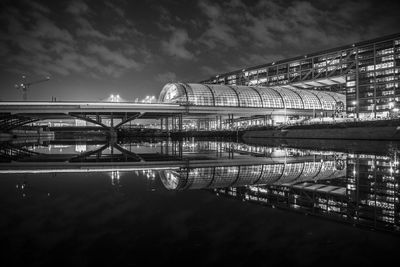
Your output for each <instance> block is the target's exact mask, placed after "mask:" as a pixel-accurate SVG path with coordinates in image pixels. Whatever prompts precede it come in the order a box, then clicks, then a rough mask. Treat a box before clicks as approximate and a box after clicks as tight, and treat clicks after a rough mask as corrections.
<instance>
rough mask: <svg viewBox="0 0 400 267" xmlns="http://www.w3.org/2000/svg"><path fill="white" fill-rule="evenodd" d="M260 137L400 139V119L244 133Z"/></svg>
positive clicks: (289, 126) (295, 126)
mask: <svg viewBox="0 0 400 267" xmlns="http://www.w3.org/2000/svg"><path fill="white" fill-rule="evenodd" d="M258 138H282V139H344V140H400V120H382V121H354V122H341V123H329V124H310V125H288V126H284V127H280V128H272V127H269V128H268V127H260V128H259V129H257V128H255V129H250V130H248V131H245V133H244V134H243V139H245V140H249V139H258Z"/></svg>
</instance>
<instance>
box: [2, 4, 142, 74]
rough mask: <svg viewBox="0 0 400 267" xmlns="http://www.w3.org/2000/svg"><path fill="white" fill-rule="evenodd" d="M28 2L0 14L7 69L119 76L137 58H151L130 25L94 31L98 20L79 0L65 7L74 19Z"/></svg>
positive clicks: (138, 65) (135, 67)
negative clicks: (60, 17) (25, 7)
mask: <svg viewBox="0 0 400 267" xmlns="http://www.w3.org/2000/svg"><path fill="white" fill-rule="evenodd" d="M30 6H31V9H32V12H27V11H28V10H23V9H19V8H18V7H14V6H7V7H6V9H4V10H3V11H1V12H0V20H1V21H4V22H5V24H4V25H5V27H4V28H0V40H1V41H2V47H1V58H2V62H4V65H11V66H13V67H12V68H11V67H9V68H7V70H25V71H24V72H30V73H34V74H40V75H42V74H46V75H49V74H59V75H64V76H65V75H71V74H76V73H78V74H82V75H90V76H92V77H107V76H110V77H114V78H117V77H120V76H121V75H123V74H125V73H126V72H128V71H131V70H135V71H139V70H141V69H142V66H143V63H141V62H140V61H142V62H144V61H149V58H150V57H149V52H148V51H147V50H146V47H145V46H144V45H143V43H141V42H140V39H138V40H136V39H134V36H138V35H139V31H135V30H134V29H133V24H132V23H127V24H125V25H124V24H121V23H120V22H118V23H115V25H113V26H112V27H110V29H113V27H118V28H119V29H120V30H119V31H113V32H112V34H106V33H103V32H102V31H99V30H97V28H98V27H99V21H98V20H94V21H93V22H89V20H88V19H87V18H86V17H85V16H86V15H87V14H88V12H90V9H89V7H88V6H87V5H86V4H84V3H83V2H73V3H72V4H70V5H69V6H68V7H67V8H66V10H65V11H64V12H66V13H68V14H72V15H73V16H72V18H73V21H75V23H71V21H68V23H66V22H64V21H63V20H56V19H54V17H53V16H52V15H53V14H52V12H49V11H50V10H51V9H50V7H47V6H43V5H36V4H32V5H30ZM116 10H117V9H116ZM116 12H117V11H116ZM64 14H65V13H64ZM69 16H70V15H69ZM70 17H71V16H70ZM127 20H128V19H127V18H123V19H122V22H123V21H127ZM27 21H29V23H27ZM133 39H134V40H133ZM99 41H101V42H100V43H99ZM117 41H118V42H119V43H117ZM3 70H4V68H3Z"/></svg>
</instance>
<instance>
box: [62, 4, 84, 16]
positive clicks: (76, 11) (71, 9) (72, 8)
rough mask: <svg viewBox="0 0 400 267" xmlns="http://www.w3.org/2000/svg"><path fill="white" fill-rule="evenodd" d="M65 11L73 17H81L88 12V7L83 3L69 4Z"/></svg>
mask: <svg viewBox="0 0 400 267" xmlns="http://www.w3.org/2000/svg"><path fill="white" fill-rule="evenodd" d="M66 11H67V12H68V13H71V14H73V15H82V14H85V13H87V12H88V11H89V7H88V6H87V5H86V4H85V3H84V2H83V1H74V2H71V3H70V4H69V5H68V7H67V9H66Z"/></svg>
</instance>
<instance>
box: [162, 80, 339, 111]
mask: <svg viewBox="0 0 400 267" xmlns="http://www.w3.org/2000/svg"><path fill="white" fill-rule="evenodd" d="M345 99H346V97H345V95H342V94H338V93H334V92H324V91H317V90H306V89H295V88H284V87H279V86H274V87H254V86H253V87H252V86H232V85H229V86H228V85H220V84H218V85H215V84H192V83H190V84H188V83H169V84H167V85H165V86H164V88H163V89H162V91H161V93H160V97H159V102H161V103H186V104H191V105H197V106H229V107H247V108H249V107H255V108H288V109H317V110H321V109H322V110H334V109H335V105H336V103H337V102H338V101H342V102H343V103H346V101H345Z"/></svg>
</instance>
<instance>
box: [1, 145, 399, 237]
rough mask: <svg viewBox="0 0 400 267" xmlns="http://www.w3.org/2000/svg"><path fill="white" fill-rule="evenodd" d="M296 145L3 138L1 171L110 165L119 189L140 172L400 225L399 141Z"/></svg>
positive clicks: (395, 228)
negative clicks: (20, 141) (375, 150)
mask: <svg viewBox="0 0 400 267" xmlns="http://www.w3.org/2000/svg"><path fill="white" fill-rule="evenodd" d="M274 142H276V141H274ZM327 144H329V142H327ZM379 144H380V145H379ZM292 145H293V146H292V147H289V146H288V144H287V143H284V144H283V145H282V144H277V143H274V144H268V145H267V144H266V145H263V146H257V145H248V144H241V143H233V142H218V141H198V140H194V139H189V140H183V141H171V140H159V141H156V142H139V141H138V142H132V143H118V144H117V143H114V144H108V143H100V144H99V143H85V142H82V141H79V142H77V143H73V142H72V143H71V142H70V143H62V142H58V143H57V141H54V140H53V141H49V143H47V144H35V143H23V144H10V143H5V144H3V145H2V146H1V149H0V158H1V163H0V173H7V174H10V173H20V174H26V173H38V174H40V173H41V172H43V173H49V172H50V173H57V172H59V171H61V172H65V171H66V170H69V171H72V172H82V171H85V172H91V171H107V173H108V174H109V177H110V181H111V183H110V184H111V186H112V187H114V188H115V189H117V190H122V189H123V186H122V183H121V179H122V178H123V176H128V175H129V172H131V173H132V172H136V174H139V172H140V174H141V175H142V176H144V177H146V179H147V180H148V181H149V182H148V184H149V186H150V187H151V188H150V189H151V190H157V188H156V185H157V180H158V179H159V180H160V181H161V184H162V185H163V186H164V187H165V188H166V189H168V190H176V191H182V190H194V189H205V190H209V191H211V192H213V193H216V194H218V195H220V196H226V197H230V198H234V199H238V200H241V201H250V202H254V203H260V204H265V205H268V206H271V207H277V208H282V209H286V210H295V211H299V212H303V213H306V214H312V215H317V216H322V217H324V218H328V219H333V220H339V221H342V222H347V223H350V224H353V225H356V226H365V227H368V228H373V229H377V230H387V231H392V232H396V233H397V232H400V221H399V220H400V219H399V218H400V214H399V210H400V205H399V170H400V167H399V156H398V155H399V154H398V147H397V145H396V144H393V143H386V142H382V143H376V144H371V145H376V146H377V147H378V146H379V147H380V148H381V150H380V151H379V153H371V151H370V148H365V147H363V146H364V144H363V145H362V146H359V147H357V145H356V144H355V143H354V142H352V143H351V146H350V145H349V147H350V148H351V151H348V150H346V145H345V144H341V145H340V149H335V144H332V146H331V147H329V148H327V147H325V148H324V149H323V150H318V148H315V147H314V148H313V147H312V144H311V145H310V144H306V143H300V144H299V145H296V143H293V144H292ZM354 151H356V152H354ZM363 151H365V152H363ZM126 171H129V172H128V173H127V172H126ZM16 188H17V190H18V191H19V192H20V195H21V196H23V197H25V196H26V191H27V189H29V184H28V183H27V182H26V181H25V180H24V181H20V182H18V183H16ZM158 189H159V188H158Z"/></svg>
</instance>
